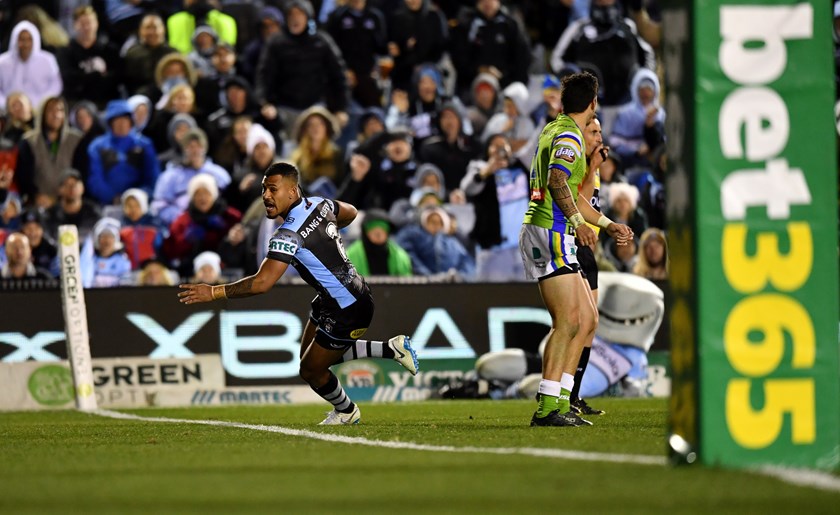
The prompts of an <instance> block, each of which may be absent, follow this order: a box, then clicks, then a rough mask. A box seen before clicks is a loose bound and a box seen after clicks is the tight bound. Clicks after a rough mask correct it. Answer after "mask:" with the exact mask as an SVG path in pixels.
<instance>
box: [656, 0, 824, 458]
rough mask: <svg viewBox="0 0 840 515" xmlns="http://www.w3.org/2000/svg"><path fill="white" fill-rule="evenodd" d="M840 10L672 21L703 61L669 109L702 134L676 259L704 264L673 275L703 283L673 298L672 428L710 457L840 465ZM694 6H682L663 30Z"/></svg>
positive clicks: (766, 0)
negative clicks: (835, 21) (837, 40)
mask: <svg viewBox="0 0 840 515" xmlns="http://www.w3.org/2000/svg"><path fill="white" fill-rule="evenodd" d="M830 12H831V6H830V4H829V2H828V0H812V1H802V2H790V1H779V0H752V1H738V2H727V1H724V0H698V1H697V2H695V3H693V11H692V12H691V13H690V16H687V18H685V19H686V21H688V20H690V23H689V24H687V25H686V28H688V29H689V30H688V32H687V35H686V36H683V37H682V38H681V37H680V36H679V35H678V34H677V33H676V31H672V30H671V29H666V43H665V46H666V49H670V50H671V51H673V52H674V53H675V55H676V54H679V53H680V51H682V54H681V55H682V56H683V57H684V58H685V57H687V58H686V59H685V61H684V62H686V63H689V65H692V66H693V70H691V69H688V70H686V69H685V68H683V69H682V70H681V77H682V80H683V81H684V82H686V83H688V85H687V86H685V87H683V88H682V89H680V88H679V87H678V88H676V89H675V90H674V91H672V92H671V93H670V95H669V100H668V104H667V105H669V106H670V105H672V104H674V105H676V104H677V103H682V108H683V112H685V111H690V112H692V113H693V114H691V116H693V117H695V118H696V119H695V120H694V122H693V126H694V127H695V129H696V133H694V134H693V135H691V134H690V132H688V131H684V132H683V133H682V135H689V136H690V139H688V140H687V141H686V145H685V148H684V149H683V151H684V153H685V154H686V155H687V156H688V157H687V158H685V159H687V162H686V163H685V164H684V170H683V171H684V172H685V173H684V176H683V177H682V179H681V180H687V183H688V184H690V186H688V187H686V188H684V191H685V192H688V193H689V194H690V195H691V196H690V197H689V198H690V200H689V201H688V202H686V205H688V206H690V207H689V209H690V210H692V211H693V214H692V215H689V216H688V217H684V218H683V219H682V220H683V223H685V224H686V225H688V226H693V231H691V230H689V231H687V232H681V233H679V234H680V235H679V236H678V238H677V240H678V250H679V251H680V252H679V254H678V252H676V251H675V252H674V254H673V260H674V262H677V261H679V260H681V259H683V257H685V256H690V260H691V261H690V262H691V263H692V266H691V270H690V271H689V270H686V273H685V274H684V275H683V274H678V275H677V277H676V278H674V279H673V281H672V286H673V289H674V290H675V291H674V292H673V293H674V295H675V297H679V296H680V295H681V293H682V292H683V291H686V290H685V289H681V288H680V285H678V284H677V282H678V281H680V280H684V279H688V280H687V281H686V282H685V284H686V285H689V286H691V285H692V284H693V286H694V289H695V290H694V291H696V294H695V297H694V298H693V299H692V300H693V301H694V302H696V304H695V305H694V306H693V309H691V308H692V305H691V302H690V301H689V302H686V304H685V306H686V308H687V309H688V312H687V313H682V312H681V311H679V310H678V306H677V305H674V306H672V313H673V317H674V318H673V319H672V330H673V332H672V334H673V335H674V338H675V340H674V343H675V345H674V347H673V357H674V363H673V368H674V382H675V385H674V392H675V393H679V395H680V397H679V399H680V400H681V401H683V400H685V401H686V403H685V404H682V405H680V404H678V403H672V407H673V408H675V409H676V411H674V412H672V415H671V421H672V425H671V427H672V430H673V431H674V432H675V433H678V432H679V431H687V433H686V434H687V436H688V438H687V440H688V441H689V442H690V443H693V444H696V445H697V446H698V450H699V456H700V458H701V460H702V461H703V462H704V463H708V464H721V465H730V466H750V465H759V464H768V463H770V464H784V465H791V466H807V467H818V468H827V469H830V468H834V467H836V466H837V465H838V463H840V410H838V405H840V378H838V350H839V347H838V334H837V330H838V309H839V308H838V259H837V256H838V254H837V252H838V251H837V248H838V247H837V196H836V190H835V185H836V184H837V161H836V132H835V129H834V120H833V117H832V114H833V105H834V84H833V82H834V63H833V59H832V36H831V29H832V27H831V16H830V15H829V13H830ZM680 13H686V14H688V12H687V8H686V7H685V5H684V4H683V5H682V6H679V5H677V6H674V5H673V4H672V5H671V6H669V7H668V8H667V9H666V11H665V19H664V21H663V26H667V25H666V23H665V22H667V21H668V20H669V19H671V18H676V17H679V16H680ZM669 17H671V18H669ZM680 41H682V43H679V42H680ZM665 53H666V55H668V54H669V51H668V50H666V52H665ZM686 54H690V55H688V56H686ZM669 66H670V62H669V61H668V60H667V58H666V62H665V69H666V72H667V73H668V74H671V73H672V71H671V70H670V68H669ZM686 71H688V73H686ZM666 84H667V85H668V86H666V89H667V88H668V87H670V86H671V85H672V84H674V85H676V84H677V82H676V81H675V80H674V79H673V78H671V79H668V80H667V81H666ZM672 96H677V97H679V100H676V101H673V100H672V98H671V97H672ZM672 115H673V113H672V112H670V111H669V112H668V117H669V118H670V117H671V116H672ZM688 119H690V118H688V117H686V116H683V120H684V121H685V120H688ZM686 126H687V125H686ZM677 128H678V127H677V124H674V123H671V124H669V127H668V129H669V144H670V137H671V135H675V136H677V137H678V136H680V135H681V133H680V132H679V131H677V130H676V129H677ZM692 147H693V148H692ZM686 150H687V152H686ZM669 155H671V150H670V149H669ZM673 182H676V180H674V181H673ZM670 185H671V182H669V186H670ZM670 194H671V191H669V195H670ZM678 198H681V197H678ZM669 202H670V200H669ZM671 207H672V206H670V205H669V212H670V211H671ZM675 211H676V208H675ZM679 226H680V225H679V224H678V227H679ZM686 235H690V238H687V237H686ZM685 242H687V244H686V245H685V249H686V252H685V253H683V252H681V250H682V244H683V243H685ZM672 248H673V247H672ZM687 268H688V267H687ZM685 296H686V298H691V295H690V294H687V295H685ZM680 309H682V308H680ZM680 327H682V330H683V331H685V333H684V334H685V335H686V336H685V337H684V340H683V341H682V342H681V343H680V344H679V345H676V344H677V341H676V337H677V334H678V332H679V331H680ZM690 329H693V330H690ZM692 339H696V340H695V348H694V350H693V351H692V350H690V349H688V348H687V347H688V342H689V340H692ZM688 367H691V368H692V369H693V370H696V371H698V372H699V373H698V375H697V376H696V380H697V383H696V384H695V385H692V383H691V380H692V378H691V377H690V374H683V372H685V371H686V370H687V368H688ZM684 379H688V381H684ZM695 388H696V389H695ZM692 389H695V390H694V392H695V393H692ZM692 397H694V400H696V401H697V402H696V404H695V405H694V406H693V407H694V410H693V412H692V410H690V409H688V408H687V406H689V404H688V402H689V399H691V398H692ZM681 408H682V410H681ZM692 424H693V427H691V426H692ZM695 431H696V432H695ZM698 436H699V438H698Z"/></svg>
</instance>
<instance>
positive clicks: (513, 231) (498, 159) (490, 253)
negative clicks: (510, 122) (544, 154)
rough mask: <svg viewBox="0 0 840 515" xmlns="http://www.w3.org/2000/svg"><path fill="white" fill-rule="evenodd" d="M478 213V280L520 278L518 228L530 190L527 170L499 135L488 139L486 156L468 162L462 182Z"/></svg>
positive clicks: (522, 274)
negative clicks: (479, 214)
mask: <svg viewBox="0 0 840 515" xmlns="http://www.w3.org/2000/svg"><path fill="white" fill-rule="evenodd" d="M461 188H462V189H463V190H464V193H466V195H467V199H468V200H469V201H470V202H472V203H473V204H474V205H475V209H476V212H477V213H481V216H478V217H476V223H475V226H474V228H473V231H472V234H471V235H470V236H471V237H472V239H473V240H474V241H475V242H476V245H477V247H478V248H477V251H476V278H477V279H478V280H479V281H500V282H507V281H523V280H525V267H524V265H523V264H522V256H521V252H520V250H519V230H520V228H521V226H522V219H523V218H524V216H525V211H527V209H528V202H529V200H530V194H531V191H530V189H529V185H528V170H527V169H526V168H525V167H524V166H523V165H522V163H521V162H520V161H519V160H518V159H514V158H513V155H512V149H511V147H510V143H509V142H508V140H507V138H506V137H505V136H504V135H502V134H496V135H494V136H491V137H490V138H489V139H488V140H487V148H486V156H485V158H484V159H476V160H475V161H472V162H470V164H469V167H468V168H467V174H466V176H465V177H464V179H463V181H461Z"/></svg>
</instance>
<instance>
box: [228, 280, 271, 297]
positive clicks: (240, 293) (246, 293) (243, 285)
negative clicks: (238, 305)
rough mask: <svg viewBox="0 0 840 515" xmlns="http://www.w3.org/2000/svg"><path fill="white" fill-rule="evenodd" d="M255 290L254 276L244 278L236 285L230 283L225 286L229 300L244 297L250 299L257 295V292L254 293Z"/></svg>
mask: <svg viewBox="0 0 840 515" xmlns="http://www.w3.org/2000/svg"><path fill="white" fill-rule="evenodd" d="M253 288H254V276H253V275H252V276H249V277H244V278H242V279H240V280H238V281H236V282H235V283H230V284H226V285H225V297H227V298H229V299H239V298H242V297H250V296H251V295H257V294H258V293H262V292H257V291H253Z"/></svg>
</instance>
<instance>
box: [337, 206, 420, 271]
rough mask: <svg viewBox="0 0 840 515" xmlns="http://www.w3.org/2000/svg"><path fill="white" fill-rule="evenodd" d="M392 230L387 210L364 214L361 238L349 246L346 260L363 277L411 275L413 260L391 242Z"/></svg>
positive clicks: (376, 210) (370, 211)
mask: <svg viewBox="0 0 840 515" xmlns="http://www.w3.org/2000/svg"><path fill="white" fill-rule="evenodd" d="M392 231H393V226H392V225H391V222H390V220H389V219H388V215H387V214H386V213H385V212H384V211H382V210H381V209H370V210H368V211H367V212H365V217H364V221H363V222H362V237H361V239H359V240H356V241H355V242H353V243H352V244H351V245H350V246H349V247H347V258H348V259H349V260H350V262H351V263H353V266H355V267H356V271H358V272H359V274H360V275H362V276H364V277H369V276H371V275H387V276H392V277H407V276H410V275H411V257H410V256H409V255H408V253H406V251H405V250H403V248H402V247H400V246H399V245H397V244H396V243H395V242H394V241H393V240H392V239H391V237H390V236H391V232H392Z"/></svg>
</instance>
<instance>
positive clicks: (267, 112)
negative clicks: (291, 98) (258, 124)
mask: <svg viewBox="0 0 840 515" xmlns="http://www.w3.org/2000/svg"><path fill="white" fill-rule="evenodd" d="M260 114H261V115H263V118H265V119H266V120H273V119H275V118H277V108H276V107H274V106H273V105H271V104H265V105H264V106H262V107H261V108H260Z"/></svg>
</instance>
